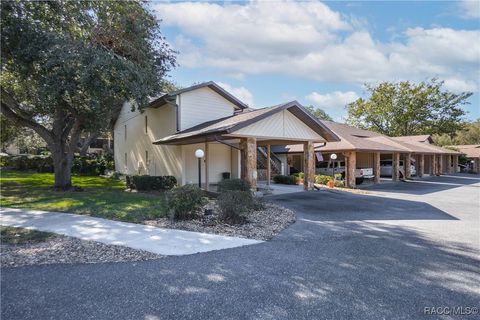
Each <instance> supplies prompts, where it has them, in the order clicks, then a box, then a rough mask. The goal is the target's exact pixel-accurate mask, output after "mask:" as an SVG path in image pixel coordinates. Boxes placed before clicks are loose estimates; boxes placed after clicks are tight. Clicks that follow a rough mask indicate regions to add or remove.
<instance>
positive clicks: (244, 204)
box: [217, 190, 255, 224]
mask: <svg viewBox="0 0 480 320" xmlns="http://www.w3.org/2000/svg"><path fill="white" fill-rule="evenodd" d="M217 204H218V207H219V208H220V213H221V218H222V220H224V221H225V222H228V223H233V224H236V223H243V222H245V221H246V216H245V215H246V214H247V213H248V212H249V211H251V210H253V209H254V208H255V199H254V197H253V195H252V193H251V192H250V191H240V190H229V191H225V192H223V193H221V194H220V195H219V196H218V198H217Z"/></svg>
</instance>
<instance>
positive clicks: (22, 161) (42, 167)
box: [2, 154, 53, 172]
mask: <svg viewBox="0 0 480 320" xmlns="http://www.w3.org/2000/svg"><path fill="white" fill-rule="evenodd" d="M2 158H3V159H7V158H9V160H8V166H9V167H11V168H13V169H15V170H35V171H37V172H53V161H52V158H51V157H50V156H42V155H40V156H37V155H31V154H22V155H18V156H3V157H2ZM4 161H7V160H4Z"/></svg>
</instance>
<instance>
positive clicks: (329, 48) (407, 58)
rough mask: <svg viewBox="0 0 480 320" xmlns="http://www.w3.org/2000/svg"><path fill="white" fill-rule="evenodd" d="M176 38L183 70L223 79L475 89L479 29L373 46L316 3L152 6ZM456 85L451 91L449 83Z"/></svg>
mask: <svg viewBox="0 0 480 320" xmlns="http://www.w3.org/2000/svg"><path fill="white" fill-rule="evenodd" d="M154 7H155V9H156V10H157V12H158V15H159V17H160V18H163V19H164V24H166V25H170V26H176V27H178V28H179V29H180V30H181V32H182V35H181V36H179V37H177V39H175V41H174V43H173V46H174V47H175V48H176V49H178V50H179V51H180V56H179V62H180V64H181V65H182V66H186V67H192V68H197V67H212V68H216V69H219V70H221V71H223V72H224V73H225V74H230V75H238V77H237V79H241V78H243V77H244V76H245V75H248V74H279V75H294V76H296V77H300V78H308V79H314V80H317V81H321V82H348V83H356V84H363V83H365V82H376V81H396V80H414V81H417V80H425V79H427V78H430V77H438V78H440V79H441V80H445V81H446V83H450V84H452V86H453V85H454V83H455V81H457V83H458V81H463V82H464V83H466V84H468V86H469V87H472V84H473V87H475V88H476V90H478V89H479V80H478V63H479V59H480V43H479V41H478V39H479V38H480V31H478V30H455V29H451V28H430V29H424V28H410V29H407V30H405V31H404V32H403V33H401V36H400V37H396V38H395V40H393V41H391V42H380V41H376V40H375V39H373V38H372V35H371V34H370V33H369V32H368V31H366V29H365V28H364V27H362V23H359V22H358V21H361V19H360V18H355V17H350V18H346V17H345V16H343V15H342V14H340V13H339V12H335V11H333V10H332V9H330V8H329V7H328V6H327V5H325V4H323V3H321V2H257V1H252V2H249V3H247V4H236V3H225V4H224V5H220V4H216V3H205V2H193V3H191V2H186V3H159V4H155V5H154ZM457 87H458V85H457Z"/></svg>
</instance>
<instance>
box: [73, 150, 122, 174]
mask: <svg viewBox="0 0 480 320" xmlns="http://www.w3.org/2000/svg"><path fill="white" fill-rule="evenodd" d="M114 169H115V163H114V160H113V156H112V155H110V154H105V155H95V154H94V155H89V156H75V157H74V158H73V166H72V172H73V173H77V174H84V175H89V176H99V175H104V174H105V173H106V171H107V170H114Z"/></svg>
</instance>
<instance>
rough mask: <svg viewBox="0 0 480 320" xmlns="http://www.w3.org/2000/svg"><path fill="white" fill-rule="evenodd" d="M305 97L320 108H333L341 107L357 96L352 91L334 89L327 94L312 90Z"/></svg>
mask: <svg viewBox="0 0 480 320" xmlns="http://www.w3.org/2000/svg"><path fill="white" fill-rule="evenodd" d="M305 98H306V99H307V100H308V101H311V102H313V103H314V104H315V106H318V107H320V108H322V109H333V108H343V107H345V106H346V105H347V104H349V103H350V102H353V101H355V100H357V99H358V98H359V96H358V95H357V94H356V93H355V92H353V91H346V92H342V91H334V92H330V93H327V94H320V93H317V92H312V93H310V94H309V95H308V96H306V97H305Z"/></svg>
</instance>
